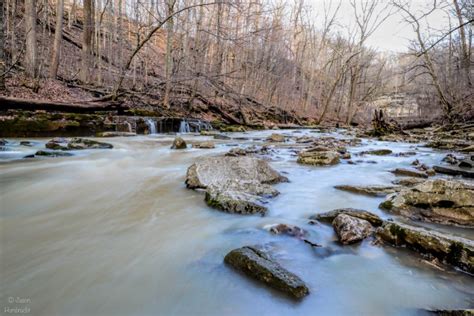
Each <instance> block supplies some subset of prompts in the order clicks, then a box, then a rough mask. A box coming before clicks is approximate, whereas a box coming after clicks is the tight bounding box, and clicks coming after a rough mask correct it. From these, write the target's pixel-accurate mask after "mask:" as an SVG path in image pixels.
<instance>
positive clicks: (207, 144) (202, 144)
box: [193, 141, 216, 149]
mask: <svg viewBox="0 0 474 316" xmlns="http://www.w3.org/2000/svg"><path fill="white" fill-rule="evenodd" d="M215 147H216V145H214V143H213V142H209V141H208V142H200V143H197V144H193V148H201V149H212V148H215Z"/></svg>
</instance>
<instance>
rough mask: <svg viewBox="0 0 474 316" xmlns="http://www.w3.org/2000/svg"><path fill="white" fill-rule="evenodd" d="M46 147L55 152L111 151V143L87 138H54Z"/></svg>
mask: <svg viewBox="0 0 474 316" xmlns="http://www.w3.org/2000/svg"><path fill="white" fill-rule="evenodd" d="M45 147H46V148H48V149H53V150H82V149H111V148H113V147H114V146H112V145H111V144H109V143H103V142H98V141H95V140H92V139H87V138H72V139H70V140H67V139H65V138H53V139H52V140H50V141H49V142H47V143H46V144H45Z"/></svg>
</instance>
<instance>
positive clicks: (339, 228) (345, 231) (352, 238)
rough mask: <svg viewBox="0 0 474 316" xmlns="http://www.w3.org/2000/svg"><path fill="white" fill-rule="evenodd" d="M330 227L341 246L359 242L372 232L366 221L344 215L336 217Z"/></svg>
mask: <svg viewBox="0 0 474 316" xmlns="http://www.w3.org/2000/svg"><path fill="white" fill-rule="evenodd" d="M332 226H333V227H334V231H335V232H336V234H337V236H338V237H339V241H340V242H341V243H342V244H343V245H348V244H353V243H356V242H358V241H361V240H363V239H365V238H367V237H368V236H369V235H370V234H371V233H372V230H373V228H372V225H370V223H369V222H368V221H366V220H364V219H360V218H357V217H352V216H349V215H346V214H339V215H337V216H336V218H335V219H334V221H333V222H332Z"/></svg>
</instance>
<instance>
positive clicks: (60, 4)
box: [49, 0, 64, 79]
mask: <svg viewBox="0 0 474 316" xmlns="http://www.w3.org/2000/svg"><path fill="white" fill-rule="evenodd" d="M63 15H64V0H57V2H56V29H55V33H54V43H53V53H52V55H51V65H50V70H49V77H50V78H53V79H54V78H56V77H57V75H58V67H59V59H60V58H61V40H62V37H63Z"/></svg>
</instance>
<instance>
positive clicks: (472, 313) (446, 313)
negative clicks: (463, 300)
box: [427, 309, 474, 316]
mask: <svg viewBox="0 0 474 316" xmlns="http://www.w3.org/2000/svg"><path fill="white" fill-rule="evenodd" d="M427 312H428V313H430V314H432V315H438V316H474V309H435V310H428V311H427Z"/></svg>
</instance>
